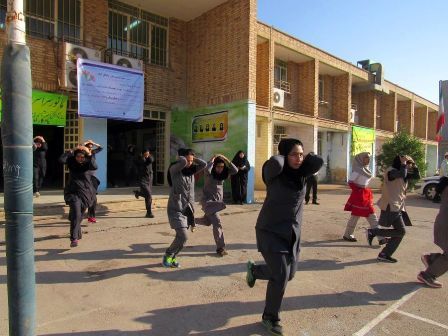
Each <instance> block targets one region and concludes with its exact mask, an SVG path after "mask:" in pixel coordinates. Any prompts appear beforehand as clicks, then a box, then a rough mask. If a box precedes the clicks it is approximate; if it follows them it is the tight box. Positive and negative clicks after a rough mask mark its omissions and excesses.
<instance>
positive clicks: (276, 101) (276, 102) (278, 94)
mask: <svg viewBox="0 0 448 336" xmlns="http://www.w3.org/2000/svg"><path fill="white" fill-rule="evenodd" d="M272 106H277V107H284V106H285V91H283V90H280V89H277V88H274V89H273V94H272Z"/></svg>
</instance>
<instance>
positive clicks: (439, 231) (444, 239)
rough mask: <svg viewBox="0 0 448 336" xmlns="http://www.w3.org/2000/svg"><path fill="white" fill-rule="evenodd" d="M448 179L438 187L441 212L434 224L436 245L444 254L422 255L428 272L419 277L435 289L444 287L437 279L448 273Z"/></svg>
mask: <svg viewBox="0 0 448 336" xmlns="http://www.w3.org/2000/svg"><path fill="white" fill-rule="evenodd" d="M447 187H448V177H446V176H443V177H442V178H441V179H440V181H439V184H438V185H437V193H438V194H439V195H440V197H441V201H440V202H441V203H440V210H439V213H438V214H437V217H436V220H435V222H434V243H435V244H436V245H437V246H439V247H440V248H441V249H442V252H443V253H430V254H424V255H422V257H421V259H422V262H423V264H424V265H425V266H426V270H424V271H422V272H420V273H419V274H418V275H417V279H418V281H420V282H423V283H424V284H426V285H428V286H429V287H433V288H440V287H442V283H440V282H439V281H437V278H438V277H440V276H442V275H443V274H445V273H446V272H447V271H448V188H447Z"/></svg>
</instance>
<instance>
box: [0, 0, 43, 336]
mask: <svg viewBox="0 0 448 336" xmlns="http://www.w3.org/2000/svg"><path fill="white" fill-rule="evenodd" d="M6 31H7V39H8V43H7V45H6V46H5V48H4V52H3V60H2V65H1V67H2V69H1V86H2V91H3V97H2V100H3V104H2V106H3V120H2V126H1V127H2V142H3V178H4V186H5V188H4V197H5V202H4V203H5V204H4V208H5V218H6V230H5V236H6V263H7V273H8V274H7V287H8V308H9V335H14V336H32V335H34V334H35V332H34V325H35V274H34V233H33V188H32V179H33V151H32V135H33V124H32V116H31V92H32V81H31V67H30V50H29V48H28V47H27V46H26V41H25V17H24V13H23V0H8V1H7V14H6Z"/></svg>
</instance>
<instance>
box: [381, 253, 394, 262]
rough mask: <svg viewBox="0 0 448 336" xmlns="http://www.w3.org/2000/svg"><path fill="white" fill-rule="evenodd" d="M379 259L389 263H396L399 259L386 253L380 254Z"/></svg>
mask: <svg viewBox="0 0 448 336" xmlns="http://www.w3.org/2000/svg"><path fill="white" fill-rule="evenodd" d="M376 260H378V261H383V262H388V263H396V262H397V261H398V260H397V259H395V258H392V257H390V256H388V255H385V254H383V253H380V254H378V257H377V258H376Z"/></svg>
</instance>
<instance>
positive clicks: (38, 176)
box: [33, 166, 47, 192]
mask: <svg viewBox="0 0 448 336" xmlns="http://www.w3.org/2000/svg"><path fill="white" fill-rule="evenodd" d="M46 170H47V169H46V167H45V166H37V167H33V192H39V191H40V189H41V188H42V183H43V182H44V177H45V173H46Z"/></svg>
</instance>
